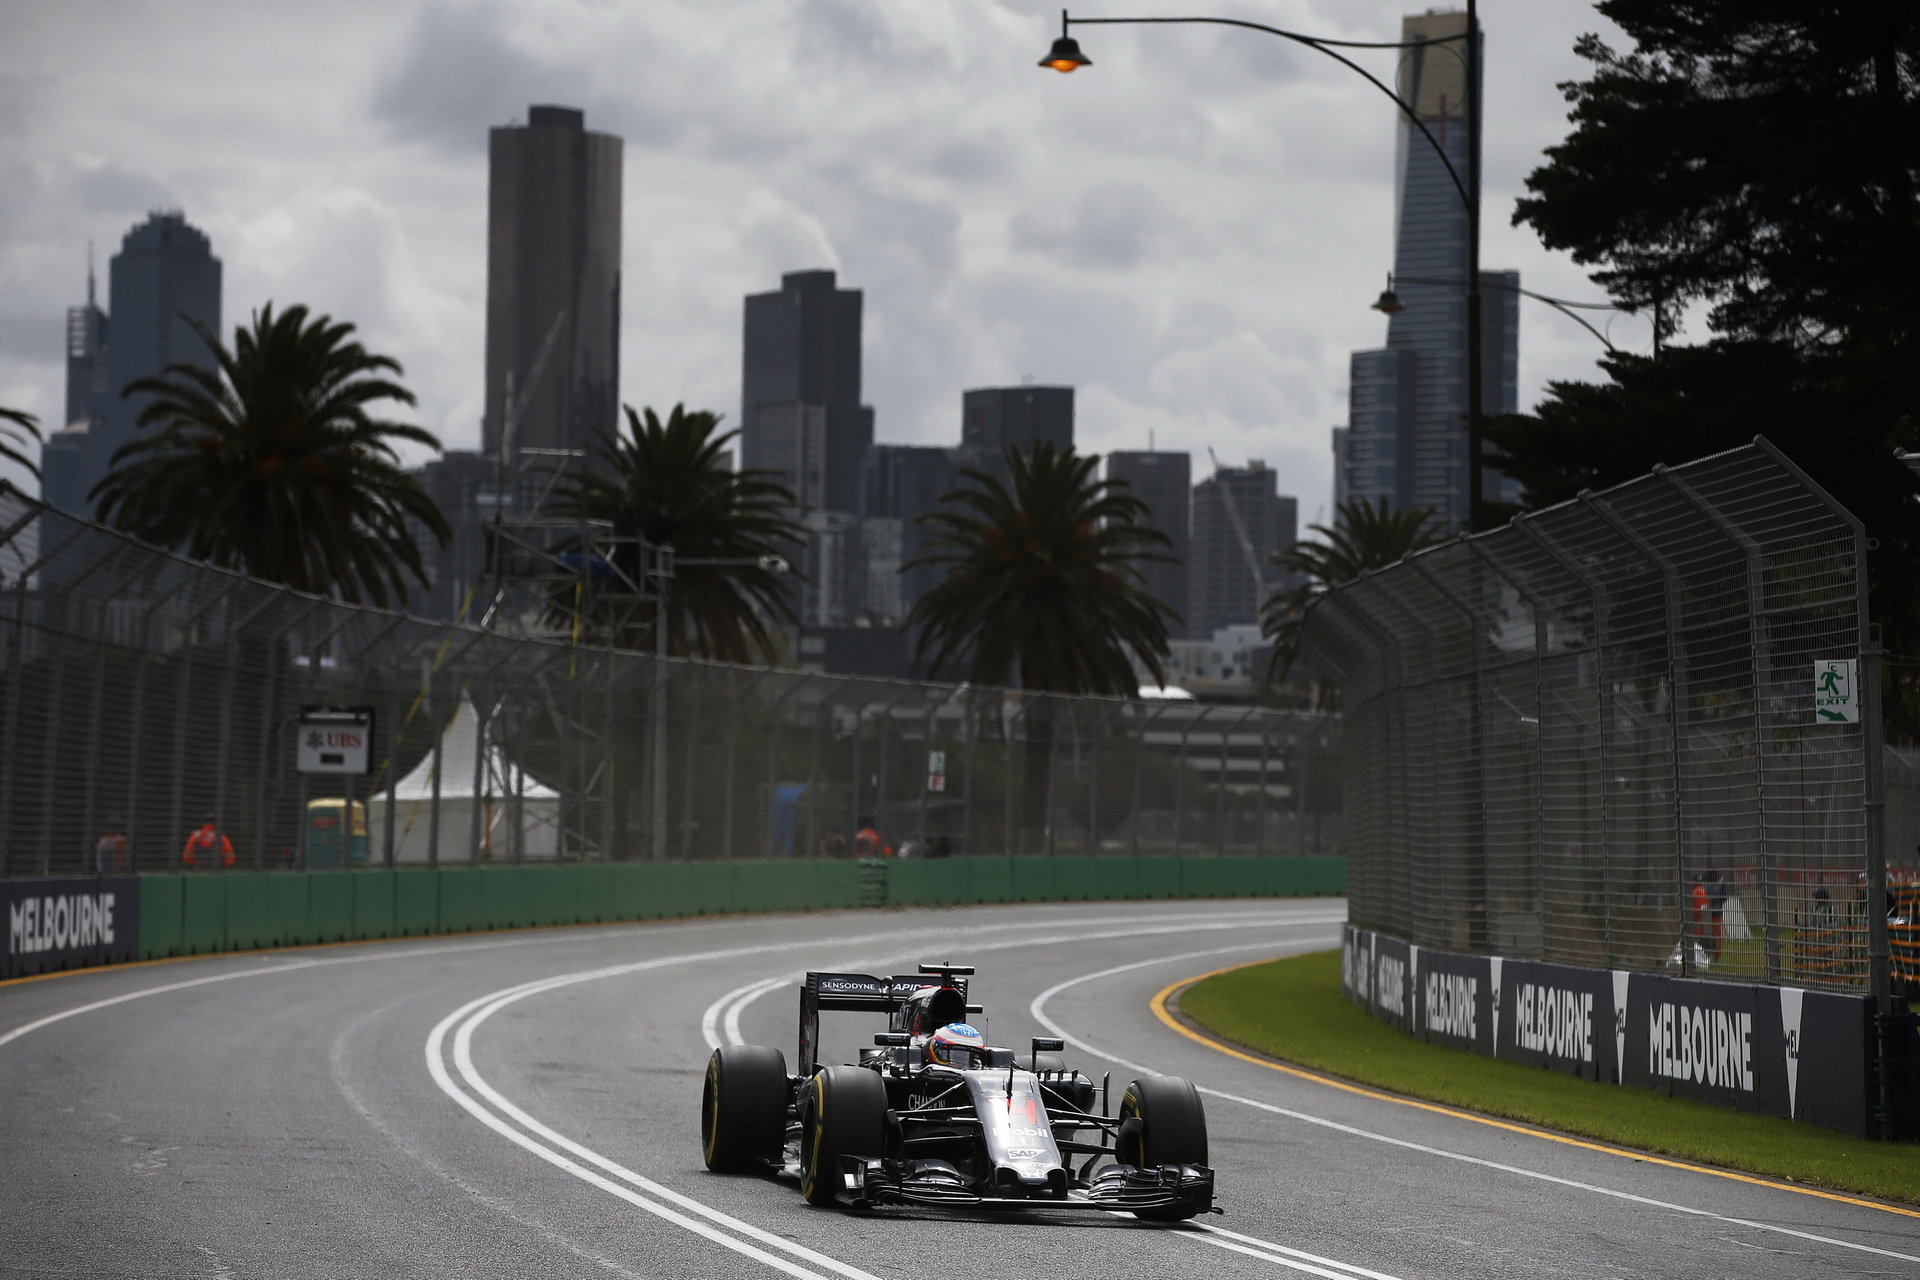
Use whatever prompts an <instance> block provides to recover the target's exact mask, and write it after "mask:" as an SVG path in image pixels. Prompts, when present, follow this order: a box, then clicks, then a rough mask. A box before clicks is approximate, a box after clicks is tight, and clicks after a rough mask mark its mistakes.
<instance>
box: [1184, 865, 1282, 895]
mask: <svg viewBox="0 0 1920 1280" xmlns="http://www.w3.org/2000/svg"><path fill="white" fill-rule="evenodd" d="M1265 873H1266V867H1265V865H1264V859H1260V858H1187V859H1185V860H1184V861H1182V862H1181V864H1180V893H1181V896H1182V897H1186V898H1244V897H1246V896H1248V895H1249V894H1254V893H1262V892H1264V891H1265V883H1264V882H1265V880H1266V874H1265Z"/></svg>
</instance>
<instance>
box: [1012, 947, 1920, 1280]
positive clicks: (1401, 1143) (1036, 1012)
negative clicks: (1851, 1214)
mask: <svg viewBox="0 0 1920 1280" xmlns="http://www.w3.org/2000/svg"><path fill="white" fill-rule="evenodd" d="M1217 954H1219V953H1218V952H1214V951H1194V952H1191V953H1189V954H1187V955H1180V956H1159V957H1156V958H1154V959H1152V960H1139V961H1135V962H1134V963H1132V964H1122V965H1115V966H1114V967H1113V968H1111V969H1102V970H1100V971H1099V972H1098V973H1088V974H1082V975H1081V976H1080V977H1078V978H1069V979H1068V980H1067V981H1065V982H1060V983H1056V984H1054V985H1053V986H1051V987H1048V988H1047V989H1046V990H1045V991H1042V992H1041V993H1040V994H1039V995H1037V996H1035V997H1034V998H1033V1003H1032V1004H1031V1005H1029V1006H1028V1012H1029V1013H1031V1014H1032V1015H1033V1017H1034V1020H1035V1021H1037V1022H1039V1023H1040V1025H1042V1026H1044V1027H1046V1028H1047V1029H1048V1030H1050V1031H1052V1032H1053V1034H1055V1035H1057V1036H1059V1037H1060V1038H1061V1039H1063V1040H1065V1041H1066V1042H1067V1043H1069V1044H1071V1045H1073V1046H1074V1047H1075V1048H1077V1049H1079V1050H1081V1051H1082V1052H1084V1053H1090V1054H1092V1055H1094V1056H1095V1057H1097V1058H1104V1059H1105V1060H1106V1061H1108V1062H1111V1063H1114V1064H1115V1065H1117V1066H1122V1067H1126V1068H1127V1069H1128V1070H1131V1071H1152V1070H1153V1068H1152V1067H1148V1066H1144V1065H1142V1064H1140V1063H1137V1062H1132V1061H1129V1060H1128V1059H1126V1058H1122V1057H1120V1056H1118V1055H1117V1054H1112V1053H1108V1052H1107V1051H1106V1050H1104V1049H1101V1048H1099V1047H1097V1046H1095V1045H1092V1044H1089V1043H1087V1042H1086V1041H1085V1040H1082V1039H1080V1038H1079V1037H1077V1036H1075V1035H1073V1034H1072V1033H1070V1032H1069V1031H1067V1030H1066V1029H1065V1028H1064V1027H1062V1026H1061V1025H1060V1024H1059V1023H1057V1022H1055V1021H1054V1020H1053V1019H1051V1018H1049V1017H1047V1016H1046V1014H1045V1013H1044V1012H1042V1006H1044V1005H1045V1004H1046V1002H1047V1001H1048V1000H1050V999H1052V998H1053V997H1054V996H1055V995H1057V994H1059V993H1060V992H1062V991H1065V990H1066V989H1067V988H1069V987H1077V986H1079V985H1080V984H1081V983H1084V982H1093V981H1096V980H1097V979H1100V978H1110V977H1112V976H1113V975H1114V974H1117V973H1126V972H1128V971H1130V970H1133V969H1144V968H1147V967H1149V966H1151V965H1156V964H1165V963H1168V962H1170V961H1174V960H1195V959H1199V958H1200V957H1202V956H1209V955H1217ZM1195 1087H1196V1088H1198V1089H1199V1091H1200V1092H1201V1093H1203V1094H1206V1095H1208V1096H1209V1097H1214V1098H1220V1099H1222V1100H1224V1101H1227V1102H1237V1103H1239V1104H1240V1105H1242V1106H1247V1107H1252V1108H1254V1109H1255V1110H1258V1111H1265V1112H1269V1113H1271V1114H1273V1115H1280V1116H1286V1117H1287V1118H1288V1119H1291V1120H1299V1121H1301V1122H1302V1123H1305V1124H1311V1125H1318V1126H1320V1127H1321V1128H1323V1129H1332V1130H1335V1131H1336V1132H1339V1133H1344V1134H1349V1135H1351V1136H1353V1137H1356V1138H1366V1139H1368V1140H1369V1141H1372V1142H1381V1143H1385V1144H1387V1145H1388V1146H1394V1147H1400V1148H1402V1149H1404V1150H1407V1151H1418V1152H1420V1153H1422V1154H1423V1155H1431V1156H1439V1157H1440V1158H1442V1159H1445V1160H1454V1161H1458V1162H1460V1163H1461V1164H1471V1165H1478V1166H1480V1167H1481V1168H1485V1169H1494V1170H1497V1171H1499V1172H1501V1173H1510V1174H1513V1175H1514V1176H1515V1177H1520V1178H1531V1179H1533V1180H1535V1181H1537V1182H1548V1183H1552V1184H1554V1185H1555V1186H1561V1187H1567V1188H1569V1189H1571V1190H1574V1191H1586V1192H1591V1193H1592V1194H1594V1195H1599V1196H1608V1197H1610V1198H1612V1199H1615V1200H1625V1201H1628V1202H1629V1203H1632V1204H1642V1205H1646V1206H1648V1207H1649V1208H1654V1209H1666V1210H1669V1211H1670V1212H1673V1213H1684V1214H1690V1215H1692V1216H1694V1217H1700V1218H1710V1219H1712V1220H1714V1221H1716V1222H1725V1223H1730V1224H1732V1225H1734V1226H1740V1227H1747V1228H1750V1229H1752V1230H1755V1231H1771V1232H1774V1233H1775V1234H1777V1235H1783V1236H1792V1237H1793V1238H1794V1239H1796V1240H1810V1241H1812V1242H1814V1243H1816V1244H1830V1245H1834V1246H1835V1247H1837V1248H1841V1249H1853V1250H1856V1251H1858V1252H1860V1253H1871V1254H1876V1255H1878V1256H1880V1257H1883V1258H1897V1259H1899V1260H1900V1261H1902V1262H1920V1255H1915V1254H1910V1253H1897V1252H1895V1251H1894V1250H1892V1249H1879V1248H1875V1247H1874V1246H1873V1245H1868V1244H1856V1243H1854V1242H1853V1241H1851V1240H1838V1239H1835V1238H1834V1237H1832V1236H1822V1235H1815V1234H1814V1233H1813V1232H1810V1231H1796V1230H1794V1229H1793V1228H1792V1227H1782V1226H1776V1225H1775V1224H1773V1223H1770V1222H1756V1221H1754V1220H1752V1219H1750V1218H1734V1217H1730V1216H1728V1215H1726V1214H1722V1213H1714V1212H1712V1211H1711V1210H1708V1209H1696V1208H1693V1207H1692V1206H1690V1205H1684V1204H1675V1203H1673V1202H1672V1201H1668V1200H1656V1199H1654V1198H1653V1197H1651V1196H1643V1195H1637V1194H1635V1193H1634V1192H1631V1191H1620V1190H1616V1189H1614V1188H1612V1187H1601V1186H1595V1185H1594V1184H1592V1183H1590V1182H1578V1181H1575V1180H1574V1179H1572V1178H1562V1177H1558V1176H1556V1175H1554V1174H1551V1173H1542V1172H1540V1171H1539V1170H1537V1169H1523V1168H1521V1167H1520V1166H1518V1165H1511V1164H1503V1163H1501V1162H1500V1161H1497V1160H1487V1159H1484V1158H1482V1157H1480V1156H1470V1155H1467V1154H1465V1153H1463V1152H1459V1151H1447V1150H1444V1149H1442V1148H1440V1147H1430V1146H1427V1145H1426V1144H1424V1143H1419V1142H1410V1141H1408V1140H1407V1139H1405V1138H1395V1137H1391V1136H1389V1135H1387V1134H1384V1133H1376V1132H1374V1131H1373V1130H1370V1129H1361V1128H1358V1127H1356V1126H1354V1125H1349V1124H1341V1123H1340V1122H1339V1121H1337V1120H1328V1119H1326V1118H1324V1117H1321V1116H1314V1115H1308V1114H1307V1113H1306V1112H1304V1111H1293V1110H1290V1109H1288V1108H1286V1107H1277V1106H1274V1105H1273V1104H1272V1103H1270V1102H1261V1101H1260V1100H1258V1099H1257V1098H1247V1097H1242V1096H1241V1095H1239V1094H1237V1093H1227V1092H1225V1091H1224V1090H1220V1089H1209V1088H1206V1087H1204V1086H1198V1085H1196V1086H1195ZM1201 1230H1203V1231H1214V1230H1217V1228H1212V1227H1206V1226H1202V1227H1201Z"/></svg>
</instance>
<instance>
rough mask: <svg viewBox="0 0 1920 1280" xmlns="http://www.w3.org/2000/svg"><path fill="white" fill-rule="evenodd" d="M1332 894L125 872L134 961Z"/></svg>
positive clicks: (574, 875)
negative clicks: (692, 924) (773, 917)
mask: <svg viewBox="0 0 1920 1280" xmlns="http://www.w3.org/2000/svg"><path fill="white" fill-rule="evenodd" d="M876 875H877V876H878V877H880V879H881V880H882V881H883V882H884V884H885V889H886V892H885V896H884V901H885V902H887V903H889V904H891V905H895V906H957V905H969V904H976V903H990V902H1060V901H1097V900H1114V899H1129V898H1171V897H1208V898H1216V897H1251V896H1256V895H1259V896H1267V895H1272V896H1286V897H1299V896H1309V895H1318V894H1340V893H1344V892H1345V891H1346V860H1345V859H1343V858H1340V857H1334V856H1317V857H1276V858H1252V857H1230V858H1209V857H1192V858H1179V857H1172V856H1166V855H1155V856H1151V857H1140V858H1135V857H1131V856H1128V855H1100V856H1095V857H1078V856H1075V857H1037V856H1036V857H1004V856H999V855H987V856H979V857H959V858H931V859H919V858H915V859H909V860H904V861H886V862H876V863H867V864H862V863H856V862H851V861H832V862H816V861H811V860H807V861H791V860H784V859H783V860H777V861H773V860H761V861H749V862H698V863H688V862H657V863H654V862H641V863H614V864H606V863H592V864H560V865H532V866H525V865H523V866H470V865H468V866H458V867H438V868H435V867H403V868H398V869H395V870H388V869H386V868H384V867H368V868H359V869H353V870H346V869H341V870H320V871H260V872H251V871H249V872H224V873H187V874H180V873H162V874H155V875H145V876H142V877H141V878H140V890H141V892H140V954H141V957H142V958H143V959H159V958H164V957H166V956H173V955H192V954H206V953H208V952H215V951H231V950H236V949H243V948H247V949H250V948H256V947H272V946H289V945H299V944H303V943H316V942H343V941H351V940H355V939H360V938H386V937H395V936H401V935H412V936H418V935H423V934H429V933H468V932H477V931H482V930H489V929H512V928H526V927H529V926H540V925H566V924H575V923H584V922H596V921H605V922H614V921H624V920H662V919H672V918H675V917H681V916H701V915H722V914H730V913H734V912H766V911H808V910H838V909H851V908H854V907H858V906H861V905H863V904H864V903H866V902H868V901H872V900H877V899H873V898H871V896H870V895H865V894H864V890H865V888H866V885H865V883H864V879H863V877H872V876H876Z"/></svg>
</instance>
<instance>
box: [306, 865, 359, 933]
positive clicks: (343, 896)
mask: <svg viewBox="0 0 1920 1280" xmlns="http://www.w3.org/2000/svg"><path fill="white" fill-rule="evenodd" d="M293 874H295V875H302V876H304V877H305V879H306V882H307V927H306V937H305V938H304V939H302V941H305V942H345V941H347V940H348V939H350V938H354V937H357V936H358V935H356V934H355V933H354V931H353V877H354V873H353V872H351V871H307V872H294V873H293Z"/></svg>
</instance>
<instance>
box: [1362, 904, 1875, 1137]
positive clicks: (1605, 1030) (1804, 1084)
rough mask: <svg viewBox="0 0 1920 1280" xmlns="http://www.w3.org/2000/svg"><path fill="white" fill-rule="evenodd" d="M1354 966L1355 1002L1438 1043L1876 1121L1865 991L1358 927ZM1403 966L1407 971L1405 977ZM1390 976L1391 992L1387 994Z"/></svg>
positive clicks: (1839, 1122) (1857, 1127)
mask: <svg viewBox="0 0 1920 1280" xmlns="http://www.w3.org/2000/svg"><path fill="white" fill-rule="evenodd" d="M1341 974H1342V981H1343V984H1344V985H1345V986H1346V988H1347V993H1348V995H1349V997H1350V998H1352V999H1353V1000H1354V1001H1355V1002H1356V1003H1358V1004H1360V1005H1362V1006H1363V1007H1365V1008H1366V1009H1367V1010H1368V1011H1369V1012H1370V1013H1372V1014H1373V1015H1374V1016H1375V1017H1377V1018H1379V1019H1380V1020H1381V1021H1383V1022H1388V1023H1391V1024H1393V1025H1395V1026H1398V1027H1400V1028H1401V1029H1402V1030H1404V1031H1407V1032H1408V1033H1410V1034H1412V1035H1415V1036H1418V1037H1419V1038H1420V1039H1423V1040H1430V1041H1433V1042H1434V1043H1436V1044H1445V1045H1451V1046H1453V1047H1454V1048H1459V1049H1470V1050H1472V1051H1474V1052H1476V1053H1481V1054H1485V1055H1487V1056H1489V1057H1495V1058H1501V1059H1504V1060H1506V1061H1509V1062H1519V1063H1524V1064H1526V1065H1527V1066H1533V1067H1546V1068H1549V1069H1551V1070H1554V1071H1564V1072H1566V1073H1568V1074H1569V1075H1576V1076H1580V1077H1582V1078H1584V1079H1588V1080H1595V1081H1599V1082H1601V1083H1606V1084H1625V1085H1632V1086H1634V1087H1637V1088H1642V1089H1653V1090H1657V1091H1658V1092H1661V1093H1668V1094H1672V1095H1674V1096H1676V1097H1683V1098H1692V1099H1695V1100H1697V1101H1700V1102H1711V1103H1716V1104H1718V1105H1720V1106H1725V1107H1733V1108H1736V1109H1738V1110H1741V1111H1756V1112H1761V1113H1763V1114H1766V1115H1774V1116H1781V1117H1783V1118H1786V1119H1792V1120H1804V1121H1808V1122H1811V1123H1814V1124H1820V1125H1825V1126H1827V1127H1828V1128H1833V1129H1839V1130H1841V1131H1843V1132H1846V1133H1853V1134H1859V1135H1862V1136H1864V1135H1866V1134H1867V1133H1868V1132H1870V1130H1871V1126H1872V1123H1873V1117H1872V1099H1873V1097H1874V1093H1875V1089H1874V1083H1873V1074H1872V1071H1873V1056H1872V1052H1871V1047H1872V1046H1871V1038H1870V1037H1871V1034H1872V1019H1871V1017H1870V1016H1869V1014H1870V1011H1871V1003H1870V1001H1869V1000H1868V999H1867V998H1865V997H1863V996H1851V995H1839V994H1836V993H1832V992H1823V991H1802V990H1799V989H1797V988H1793V987H1761V986H1747V985H1744V984H1740V983H1732V982H1707V981H1700V980H1698V979H1691V978H1670V977H1667V976H1665V975H1663V974H1653V973H1626V972H1623V971H1618V970H1614V971H1608V970H1602V969H1579V968H1574V967H1572V966H1569V965H1557V964H1545V963H1542V962H1538V961H1532V960H1507V959H1502V958H1500V957H1497V956H1494V957H1489V956H1464V955H1453V954H1450V953H1447V952H1439V951H1425V950H1422V949H1420V948H1418V947H1409V946H1408V945H1407V944H1406V943H1404V942H1401V941H1399V940H1398V939H1394V938H1388V937H1385V936H1383V935H1380V934H1377V933H1373V932H1372V931H1370V930H1366V929H1354V928H1352V927H1349V928H1348V929H1347V931H1346V937H1345V939H1344V942H1343V948H1342V960H1341ZM1396 974H1398V975H1401V976H1403V979H1404V980H1403V981H1401V982H1399V983H1397V984H1392V981H1391V980H1392V976H1393V975H1396ZM1383 976H1385V977H1387V978H1388V980H1389V983H1390V989H1391V992H1392V994H1388V995H1383V994H1382V992H1381V990H1380V985H1381V980H1382V978H1383ZM1395 999H1397V1000H1399V1001H1400V1004H1399V1006H1398V1007H1397V1008H1396V1007H1394V1006H1393V1005H1392V1001H1393V1000H1395Z"/></svg>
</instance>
